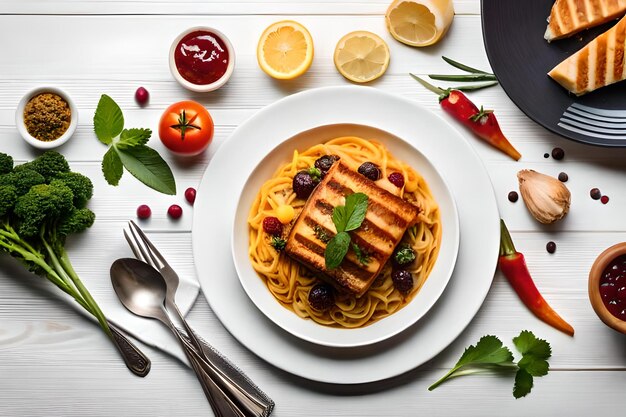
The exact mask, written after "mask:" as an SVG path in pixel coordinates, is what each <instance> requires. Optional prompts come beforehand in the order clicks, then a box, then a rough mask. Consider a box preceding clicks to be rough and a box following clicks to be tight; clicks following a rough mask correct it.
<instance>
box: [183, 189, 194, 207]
mask: <svg viewBox="0 0 626 417" xmlns="http://www.w3.org/2000/svg"><path fill="white" fill-rule="evenodd" d="M185 199H186V200H187V202H188V203H189V204H191V205H192V206H193V203H194V202H195V201H196V189H195V188H192V187H189V188H187V189H186V190H185Z"/></svg>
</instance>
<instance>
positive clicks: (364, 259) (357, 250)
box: [352, 243, 371, 265]
mask: <svg viewBox="0 0 626 417" xmlns="http://www.w3.org/2000/svg"><path fill="white" fill-rule="evenodd" d="M352 250H353V251H354V254H355V255H356V259H357V260H358V261H359V263H360V264H361V265H367V264H368V263H370V260H371V259H370V256H369V255H368V254H367V253H365V251H364V250H363V249H361V247H360V246H359V245H357V244H356V243H353V244H352Z"/></svg>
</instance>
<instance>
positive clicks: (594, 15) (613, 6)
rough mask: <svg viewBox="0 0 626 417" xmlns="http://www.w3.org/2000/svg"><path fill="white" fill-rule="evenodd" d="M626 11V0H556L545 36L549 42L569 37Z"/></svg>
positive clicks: (619, 15)
mask: <svg viewBox="0 0 626 417" xmlns="http://www.w3.org/2000/svg"><path fill="white" fill-rule="evenodd" d="M625 13H626V0H556V2H555V3H554V5H553V6H552V11H551V12H550V17H548V27H547V29H546V33H545V35H544V37H545V38H546V40H547V41H548V42H550V41H553V40H556V39H562V38H567V37H569V36H572V35H573V34H575V33H578V32H580V31H581V30H584V29H589V28H591V27H594V26H598V25H601V24H603V23H606V22H608V21H609V20H612V19H616V18H618V17H621V16H623V15H624V14H625Z"/></svg>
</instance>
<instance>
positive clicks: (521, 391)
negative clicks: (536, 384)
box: [513, 369, 533, 398]
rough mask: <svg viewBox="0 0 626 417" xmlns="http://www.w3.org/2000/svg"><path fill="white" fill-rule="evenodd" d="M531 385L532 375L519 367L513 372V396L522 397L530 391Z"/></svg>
mask: <svg viewBox="0 0 626 417" xmlns="http://www.w3.org/2000/svg"><path fill="white" fill-rule="evenodd" d="M532 387H533V377H532V375H530V374H529V373H528V372H526V371H525V370H524V369H520V370H518V371H517V373H516V374H515V385H514V386H513V396H514V397H515V398H522V397H525V396H526V395H528V393H530V390H531V389H532Z"/></svg>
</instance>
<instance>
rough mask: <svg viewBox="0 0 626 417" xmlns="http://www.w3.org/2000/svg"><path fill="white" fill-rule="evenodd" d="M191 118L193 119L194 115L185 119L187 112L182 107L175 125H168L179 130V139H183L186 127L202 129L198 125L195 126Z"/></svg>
mask: <svg viewBox="0 0 626 417" xmlns="http://www.w3.org/2000/svg"><path fill="white" fill-rule="evenodd" d="M193 119H195V117H192V118H191V119H187V113H186V112H185V110H184V109H183V111H182V113H180V115H179V116H178V124H177V125H171V126H170V127H171V128H172V129H178V130H180V139H181V140H185V132H186V131H187V129H198V130H202V128H201V127H200V126H196V125H194V124H192V122H193Z"/></svg>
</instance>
